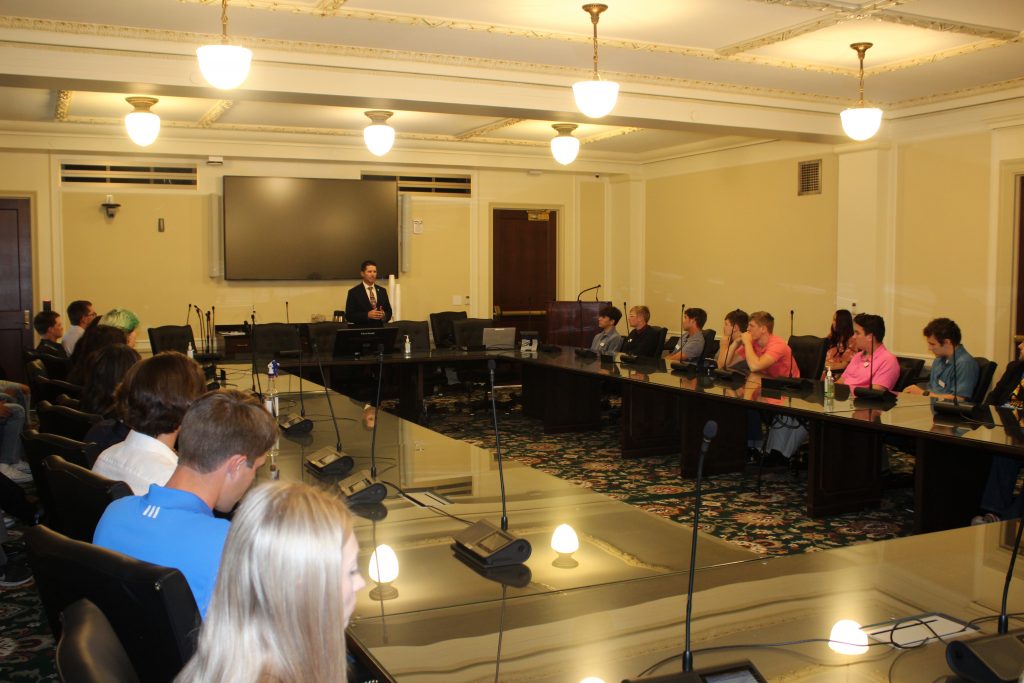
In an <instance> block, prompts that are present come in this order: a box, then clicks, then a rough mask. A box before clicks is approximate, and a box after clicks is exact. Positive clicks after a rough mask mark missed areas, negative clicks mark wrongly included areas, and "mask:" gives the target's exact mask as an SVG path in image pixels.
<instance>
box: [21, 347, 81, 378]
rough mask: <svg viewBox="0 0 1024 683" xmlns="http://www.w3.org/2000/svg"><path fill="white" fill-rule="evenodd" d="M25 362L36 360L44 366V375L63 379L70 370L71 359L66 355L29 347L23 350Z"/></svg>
mask: <svg viewBox="0 0 1024 683" xmlns="http://www.w3.org/2000/svg"><path fill="white" fill-rule="evenodd" d="M24 355H25V362H26V363H29V362H31V361H33V360H38V361H39V362H40V363H42V364H43V366H44V367H45V368H46V376H47V377H49V378H50V379H65V378H66V377H67V376H68V372H70V371H71V359H70V358H68V357H67V356H55V355H53V354H51V353H46V352H45V351H39V350H37V349H29V350H26V351H25V352H24Z"/></svg>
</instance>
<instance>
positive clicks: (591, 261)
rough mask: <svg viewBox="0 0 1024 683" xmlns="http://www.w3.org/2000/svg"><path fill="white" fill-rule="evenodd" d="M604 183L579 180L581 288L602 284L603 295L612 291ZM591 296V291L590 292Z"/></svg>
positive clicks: (602, 296)
mask: <svg viewBox="0 0 1024 683" xmlns="http://www.w3.org/2000/svg"><path fill="white" fill-rule="evenodd" d="M604 217H605V185H604V183H600V182H589V181H587V182H581V183H580V249H579V264H580V265H579V268H580V278H579V279H580V289H581V290H582V289H583V288H584V287H593V286H594V285H597V284H600V285H602V287H601V290H600V295H601V298H602V299H606V298H607V297H608V296H610V295H609V291H608V283H606V282H605V267H604V266H605V264H604V254H605V250H604V249H605V236H604V231H605V218H604ZM588 296H589V295H588Z"/></svg>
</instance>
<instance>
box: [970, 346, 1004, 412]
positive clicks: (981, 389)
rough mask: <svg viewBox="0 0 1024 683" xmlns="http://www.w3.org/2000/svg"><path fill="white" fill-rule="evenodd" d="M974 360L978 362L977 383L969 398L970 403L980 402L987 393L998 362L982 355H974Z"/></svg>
mask: <svg viewBox="0 0 1024 683" xmlns="http://www.w3.org/2000/svg"><path fill="white" fill-rule="evenodd" d="M974 360H975V361H976V362H977V363H978V384H977V386H975V387H974V393H973V394H971V397H970V399H969V400H970V401H971V403H982V402H983V401H984V400H985V396H986V395H987V394H988V388H989V387H990V386H991V385H992V378H993V377H995V374H996V367H997V366H998V365H999V364H998V363H996V362H995V361H991V360H989V359H988V358H983V357H982V356H975V358H974Z"/></svg>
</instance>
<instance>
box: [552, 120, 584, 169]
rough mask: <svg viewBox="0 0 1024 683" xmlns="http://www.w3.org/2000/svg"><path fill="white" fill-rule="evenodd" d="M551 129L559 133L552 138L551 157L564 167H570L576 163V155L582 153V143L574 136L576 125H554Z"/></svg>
mask: <svg viewBox="0 0 1024 683" xmlns="http://www.w3.org/2000/svg"><path fill="white" fill-rule="evenodd" d="M551 127H552V128H554V129H555V130H557V131H558V135H556V136H555V137H553V138H551V156H553V157H555V161H557V162H558V163H560V164H562V165H563V166H568V165H569V164H571V163H572V162H574V161H576V155H577V154H579V153H580V141H579V140H578V139H576V138H574V137H573V135H572V132H573V131H574V130H576V124H575V123H552V124H551Z"/></svg>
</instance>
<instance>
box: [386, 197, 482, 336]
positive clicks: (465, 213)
mask: <svg viewBox="0 0 1024 683" xmlns="http://www.w3.org/2000/svg"><path fill="white" fill-rule="evenodd" d="M412 214H413V218H415V219H417V220H422V221H423V233H422V234H419V235H412V237H411V238H410V244H409V245H408V246H409V248H411V249H412V252H411V254H410V258H411V261H410V270H409V272H407V273H403V274H402V277H401V279H400V282H401V284H402V317H403V318H405V319H406V320H427V319H428V318H429V316H430V314H431V313H433V312H436V311H464V310H466V309H467V305H466V304H465V303H464V301H465V299H464V297H465V296H466V295H467V294H469V291H470V290H469V264H470V246H469V230H470V223H469V219H470V205H469V201H468V200H429V199H422V200H414V201H413V203H412ZM453 296H458V297H462V301H463V303H459V304H455V303H453V302H452V297H453Z"/></svg>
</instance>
